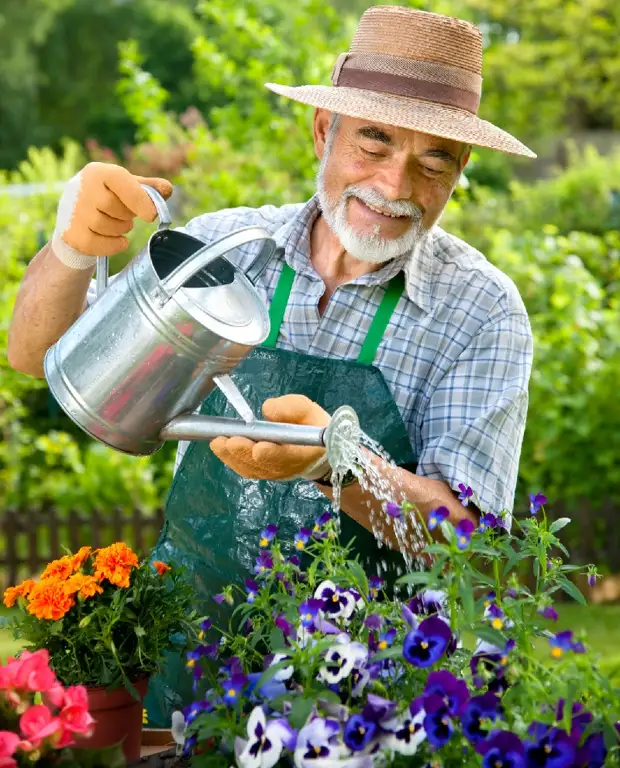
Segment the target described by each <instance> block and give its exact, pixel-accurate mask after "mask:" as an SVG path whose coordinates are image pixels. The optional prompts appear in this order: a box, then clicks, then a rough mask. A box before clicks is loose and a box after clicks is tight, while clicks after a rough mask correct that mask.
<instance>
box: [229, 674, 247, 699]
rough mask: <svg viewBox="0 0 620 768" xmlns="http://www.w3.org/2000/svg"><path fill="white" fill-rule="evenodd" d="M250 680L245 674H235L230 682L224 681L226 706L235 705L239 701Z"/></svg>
mask: <svg viewBox="0 0 620 768" xmlns="http://www.w3.org/2000/svg"><path fill="white" fill-rule="evenodd" d="M248 682H249V680H248V678H247V677H246V676H245V675H244V674H240V673H237V674H233V675H232V676H231V677H230V678H229V679H228V680H224V682H223V683H222V687H223V689H224V695H223V696H222V699H223V700H224V701H225V702H226V704H229V705H231V706H232V705H234V704H236V703H237V701H239V697H240V696H241V694H242V693H243V689H244V688H245V687H246V685H247V684H248Z"/></svg>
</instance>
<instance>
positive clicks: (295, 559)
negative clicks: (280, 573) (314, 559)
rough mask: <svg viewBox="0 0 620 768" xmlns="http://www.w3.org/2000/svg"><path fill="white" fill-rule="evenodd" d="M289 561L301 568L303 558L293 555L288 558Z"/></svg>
mask: <svg viewBox="0 0 620 768" xmlns="http://www.w3.org/2000/svg"><path fill="white" fill-rule="evenodd" d="M288 562H289V563H290V564H291V565H294V566H295V567H296V568H299V566H300V565H301V560H300V559H299V558H298V557H297V555H291V556H290V557H289V558H288Z"/></svg>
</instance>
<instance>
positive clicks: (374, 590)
mask: <svg viewBox="0 0 620 768" xmlns="http://www.w3.org/2000/svg"><path fill="white" fill-rule="evenodd" d="M382 588H383V579H382V578H381V576H371V577H370V578H369V579H368V591H369V593H370V597H377V595H378V594H379V590H380V589H382Z"/></svg>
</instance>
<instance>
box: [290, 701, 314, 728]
mask: <svg viewBox="0 0 620 768" xmlns="http://www.w3.org/2000/svg"><path fill="white" fill-rule="evenodd" d="M313 706H314V699H312V698H306V697H305V696H298V697H297V698H296V699H295V701H294V702H293V706H292V708H291V713H290V715H289V716H288V721H289V723H290V724H291V725H292V726H293V728H301V727H302V726H303V725H304V723H305V722H306V720H307V719H308V716H309V715H310V712H312V707H313Z"/></svg>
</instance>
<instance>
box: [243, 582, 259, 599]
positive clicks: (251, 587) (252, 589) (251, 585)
mask: <svg viewBox="0 0 620 768" xmlns="http://www.w3.org/2000/svg"><path fill="white" fill-rule="evenodd" d="M259 590H260V587H259V585H258V584H257V583H256V582H255V581H254V579H246V580H245V591H246V592H247V593H248V603H253V602H254V601H255V600H256V595H257V594H258V592H259Z"/></svg>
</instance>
